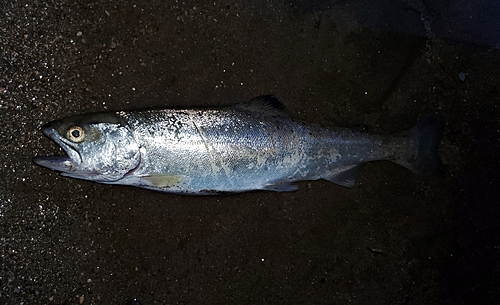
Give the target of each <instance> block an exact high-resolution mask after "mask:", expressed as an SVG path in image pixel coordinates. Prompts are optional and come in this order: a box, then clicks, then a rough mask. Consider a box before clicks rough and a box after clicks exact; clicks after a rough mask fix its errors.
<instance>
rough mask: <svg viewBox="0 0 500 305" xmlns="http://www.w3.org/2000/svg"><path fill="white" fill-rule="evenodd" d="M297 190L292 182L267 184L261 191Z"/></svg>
mask: <svg viewBox="0 0 500 305" xmlns="http://www.w3.org/2000/svg"><path fill="white" fill-rule="evenodd" d="M298 189H299V187H298V186H297V185H296V184H294V183H292V182H285V183H276V184H268V185H266V186H264V188H263V190H266V191H273V192H294V191H296V190H298Z"/></svg>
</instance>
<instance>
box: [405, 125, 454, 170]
mask: <svg viewBox="0 0 500 305" xmlns="http://www.w3.org/2000/svg"><path fill="white" fill-rule="evenodd" d="M444 125H445V120H444V116H442V115H428V116H425V117H424V118H422V119H421V120H420V121H419V122H418V123H417V124H416V125H415V126H414V127H413V128H411V129H410V130H407V131H405V132H404V133H403V134H404V135H406V136H410V137H411V138H412V140H413V141H411V142H413V143H416V147H415V148H413V149H412V151H411V152H410V154H409V156H406V157H404V158H401V159H399V160H397V161H396V162H397V163H398V164H400V165H402V166H404V167H406V168H408V169H410V170H411V171H413V172H415V173H417V174H426V175H429V174H430V175H435V174H440V173H442V171H443V163H442V161H441V158H440V157H439V154H438V146H439V143H440V142H441V136H442V134H443V130H444Z"/></svg>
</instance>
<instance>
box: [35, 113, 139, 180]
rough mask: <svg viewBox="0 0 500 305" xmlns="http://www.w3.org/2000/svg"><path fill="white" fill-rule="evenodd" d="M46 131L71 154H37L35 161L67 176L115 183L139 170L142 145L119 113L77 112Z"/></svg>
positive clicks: (48, 127)
mask: <svg viewBox="0 0 500 305" xmlns="http://www.w3.org/2000/svg"><path fill="white" fill-rule="evenodd" d="M42 132H43V133H44V134H45V135H46V136H47V137H49V138H50V139H52V140H53V141H54V142H56V143H57V144H58V145H59V146H60V147H61V148H62V149H63V150H64V151H65V152H66V154H67V156H37V157H35V158H34V159H33V162H35V164H38V165H40V166H44V167H47V168H49V169H51V170H54V171H57V172H60V173H61V175H63V176H68V177H72V178H77V179H84V180H91V181H96V182H102V183H112V182H114V181H118V180H120V179H121V178H123V177H124V176H125V175H126V174H127V173H130V172H132V171H133V170H134V169H136V168H137V167H138V166H139V164H140V162H141V153H140V147H139V145H138V144H137V141H136V140H135V137H134V134H133V132H132V130H131V129H130V127H129V126H128V124H127V123H126V122H125V121H124V120H123V119H122V118H121V117H120V116H118V114H117V113H112V112H103V113H94V114H87V115H77V116H72V117H68V118H64V119H61V120H55V121H52V122H50V123H47V124H45V125H44V126H43V127H42Z"/></svg>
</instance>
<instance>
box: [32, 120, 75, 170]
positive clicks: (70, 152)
mask: <svg viewBox="0 0 500 305" xmlns="http://www.w3.org/2000/svg"><path fill="white" fill-rule="evenodd" d="M42 132H43V134H44V135H46V136H47V137H48V138H49V139H51V140H52V141H54V142H55V143H56V144H58V145H59V146H60V147H61V148H62V149H63V150H64V152H65V153H66V154H67V156H36V157H34V158H33V162H34V163H35V164H37V165H40V166H43V167H46V168H48V169H50V170H53V171H56V172H61V173H63V175H67V176H72V174H74V173H73V172H74V171H75V170H76V168H78V165H79V164H81V163H82V158H81V156H80V153H79V152H78V151H77V150H76V149H75V148H74V147H73V146H71V145H70V144H69V143H68V141H67V140H65V139H64V138H62V137H61V136H60V135H59V133H58V132H57V131H56V129H55V128H54V127H53V126H52V124H51V123H48V124H46V125H44V126H43V127H42Z"/></svg>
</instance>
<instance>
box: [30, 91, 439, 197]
mask: <svg viewBox="0 0 500 305" xmlns="http://www.w3.org/2000/svg"><path fill="white" fill-rule="evenodd" d="M42 131H43V133H44V134H45V135H47V136H48V137H49V138H51V139H52V140H53V141H55V142H56V143H57V144H59V145H60V146H61V147H62V149H63V150H64V151H65V152H66V154H67V156H61V157H55V156H50V157H41V156H38V157H35V158H34V159H33V161H34V162H35V163H36V164H38V165H41V166H44V167H47V168H49V169H51V170H54V171H58V172H60V173H61V175H63V176H68V177H72V178H78V179H84V180H91V181H95V182H99V183H107V184H122V185H132V186H137V187H142V188H147V189H153V190H158V191H163V192H171V193H185V194H214V193H222V192H244V191H250V190H270V191H277V192H288V191H295V190H297V189H298V186H297V185H295V184H294V182H296V181H301V180H317V179H325V180H328V181H331V182H333V183H336V184H339V185H343V186H347V187H352V186H354V183H355V177H356V172H357V170H358V169H359V167H360V165H361V164H363V163H365V162H370V161H376V160H388V161H392V162H396V163H397V164H400V165H402V166H404V167H406V168H408V169H410V170H412V171H414V172H417V173H423V172H436V171H438V170H439V169H440V167H441V161H440V158H439V156H438V154H437V146H438V144H439V142H440V137H441V132H442V123H441V122H440V120H439V119H437V118H436V117H427V118H425V119H424V120H422V121H421V122H420V123H418V124H417V125H416V126H415V127H413V128H412V129H410V130H407V131H405V132H402V133H399V134H396V135H392V136H382V135H373V134H365V133H361V132H357V131H353V130H350V129H346V128H333V127H332V128H326V127H323V126H320V125H318V124H306V123H303V122H299V121H296V120H294V119H292V118H291V117H290V116H289V115H288V114H287V113H286V112H285V107H284V105H283V104H282V103H281V102H280V101H279V100H278V99H277V98H276V97H274V96H271V95H266V96H259V97H256V98H254V99H252V100H250V101H248V102H245V103H240V104H236V105H233V106H230V107H225V108H220V109H163V110H146V111H131V112H125V111H118V112H101V113H93V114H83V115H76V116H71V117H68V118H64V119H61V120H56V121H52V122H50V123H48V124H46V125H44V126H43V127H42Z"/></svg>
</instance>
